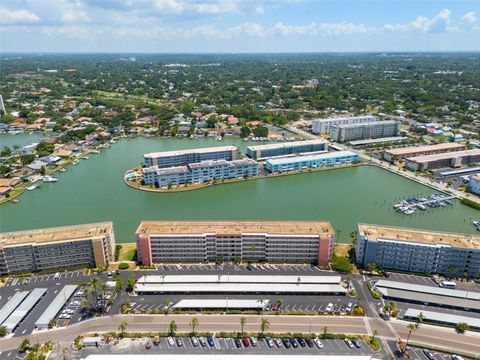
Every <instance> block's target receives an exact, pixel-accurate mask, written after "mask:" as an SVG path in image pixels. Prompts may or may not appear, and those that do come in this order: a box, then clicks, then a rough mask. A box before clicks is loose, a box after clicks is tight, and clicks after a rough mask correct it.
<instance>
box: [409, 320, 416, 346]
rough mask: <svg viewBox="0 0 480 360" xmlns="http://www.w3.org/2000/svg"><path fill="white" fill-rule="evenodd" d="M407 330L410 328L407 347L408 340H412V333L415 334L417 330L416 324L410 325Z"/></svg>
mask: <svg viewBox="0 0 480 360" xmlns="http://www.w3.org/2000/svg"><path fill="white" fill-rule="evenodd" d="M407 328H408V337H407V345H408V340H410V335H412V332H415V331H416V330H417V327H416V326H415V324H408V325H407Z"/></svg>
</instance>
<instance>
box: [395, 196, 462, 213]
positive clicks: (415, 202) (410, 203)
mask: <svg viewBox="0 0 480 360" xmlns="http://www.w3.org/2000/svg"><path fill="white" fill-rule="evenodd" d="M455 199H456V196H453V195H450V196H447V195H444V194H432V195H429V196H428V198H424V197H417V198H415V197H414V198H409V199H405V200H402V201H400V202H399V203H398V204H395V205H393V208H394V209H395V210H396V211H398V212H401V213H404V214H405V215H411V214H413V213H414V212H415V211H416V210H417V209H419V210H421V211H425V210H427V207H432V208H435V207H446V206H448V205H453V204H454V202H453V200H455Z"/></svg>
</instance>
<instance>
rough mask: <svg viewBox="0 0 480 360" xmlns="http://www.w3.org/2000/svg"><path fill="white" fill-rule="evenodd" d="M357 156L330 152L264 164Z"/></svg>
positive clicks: (344, 152)
mask: <svg viewBox="0 0 480 360" xmlns="http://www.w3.org/2000/svg"><path fill="white" fill-rule="evenodd" d="M353 155H357V154H356V153H354V152H353V151H347V150H342V151H332V152H327V153H321V154H314V155H301V156H294V157H285V158H275V159H268V160H267V161H266V162H267V163H269V164H271V165H280V164H289V163H297V162H303V161H314V160H318V159H330V158H336V157H340V156H353Z"/></svg>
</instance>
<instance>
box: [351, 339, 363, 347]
mask: <svg viewBox="0 0 480 360" xmlns="http://www.w3.org/2000/svg"><path fill="white" fill-rule="evenodd" d="M352 343H353V345H355V347H356V348H357V349H360V348H361V347H362V343H361V342H360V340H358V339H352Z"/></svg>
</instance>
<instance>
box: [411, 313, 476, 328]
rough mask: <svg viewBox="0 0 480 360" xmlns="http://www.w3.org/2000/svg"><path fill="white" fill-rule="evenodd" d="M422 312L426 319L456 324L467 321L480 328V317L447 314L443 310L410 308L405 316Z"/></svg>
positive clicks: (414, 316) (413, 316)
mask: <svg viewBox="0 0 480 360" xmlns="http://www.w3.org/2000/svg"><path fill="white" fill-rule="evenodd" d="M420 313H422V314H423V316H424V318H425V320H432V321H437V322H442V323H447V324H453V325H456V324H458V323H466V324H468V325H469V326H471V327H475V328H480V319H478V318H472V317H468V316H459V315H452V314H446V313H443V312H441V313H440V312H435V311H425V310H418V309H410V308H409V309H408V310H407V311H406V312H405V315H404V317H410V318H417V317H418V315H419V314H420Z"/></svg>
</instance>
